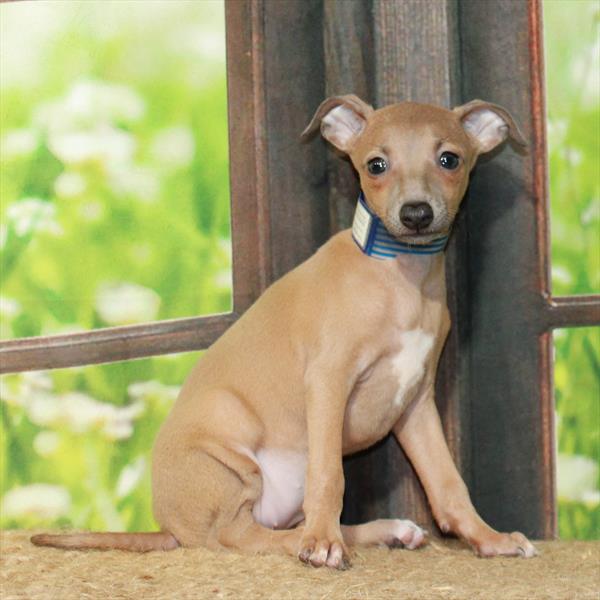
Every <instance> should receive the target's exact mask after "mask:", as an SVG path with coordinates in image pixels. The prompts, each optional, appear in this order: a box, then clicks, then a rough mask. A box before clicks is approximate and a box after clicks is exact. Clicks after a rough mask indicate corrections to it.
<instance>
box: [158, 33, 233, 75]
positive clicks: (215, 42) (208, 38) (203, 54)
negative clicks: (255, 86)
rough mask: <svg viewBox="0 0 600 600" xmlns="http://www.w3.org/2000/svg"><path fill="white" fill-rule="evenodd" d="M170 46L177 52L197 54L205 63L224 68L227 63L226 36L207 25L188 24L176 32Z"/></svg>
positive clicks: (187, 54)
mask: <svg viewBox="0 0 600 600" xmlns="http://www.w3.org/2000/svg"><path fill="white" fill-rule="evenodd" d="M169 46H171V48H172V49H173V50H175V51H176V52H180V53H182V54H185V55H186V56H189V55H190V54H195V55H196V56H198V58H200V59H202V60H203V63H204V64H205V65H206V66H208V65H211V66H213V68H219V67H221V68H222V65H223V64H224V63H225V36H224V35H223V34H222V33H219V32H218V31H210V30H208V29H207V28H206V27H202V26H200V27H199V26H197V25H187V26H185V27H182V28H181V29H180V30H178V31H176V32H174V34H173V35H172V37H171V39H170V40H169Z"/></svg>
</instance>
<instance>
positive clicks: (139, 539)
mask: <svg viewBox="0 0 600 600" xmlns="http://www.w3.org/2000/svg"><path fill="white" fill-rule="evenodd" d="M31 542H32V543H33V544H34V545H36V546H52V547H53V548H64V549H66V550H85V549H95V550H129V551H130V552H150V551H151V550H175V548H178V547H179V542H178V541H177V540H176V539H175V538H174V537H173V536H172V535H171V534H170V533H168V532H166V531H157V532H154V533H66V534H45V533H42V534H38V535H34V536H32V537H31Z"/></svg>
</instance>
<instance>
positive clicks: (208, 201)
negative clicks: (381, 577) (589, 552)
mask: <svg viewBox="0 0 600 600" xmlns="http://www.w3.org/2000/svg"><path fill="white" fill-rule="evenodd" d="M49 11H52V12H51V13H50V12H49ZM544 11H545V12H544V15H545V20H546V55H547V63H548V69H547V85H548V117H549V147H550V174H551V186H550V187H551V196H552V252H553V264H554V268H553V285H554V293H555V294H557V295H558V294H560V295H565V294H578V293H589V292H598V291H599V289H600V280H599V278H600V248H599V244H598V233H599V222H600V200H599V198H600V193H599V190H598V181H599V176H598V165H597V162H596V159H597V155H598V123H599V119H600V114H599V104H598V97H597V93H596V95H595V96H594V93H595V92H594V73H593V71H594V69H595V68H596V69H597V62H598V59H597V54H598V45H597V44H598V42H597V39H598V38H597V35H598V10H597V3H595V2H594V1H592V0H590V1H578V2H572V1H570V0H565V1H563V0H550V1H546V2H545V4H544ZM0 16H1V17H2V22H1V31H0V33H1V34H2V35H1V36H0V37H1V38H2V40H3V41H2V42H0V43H2V44H3V46H2V48H1V50H2V51H1V52H0V61H1V62H0V91H1V94H2V102H1V105H0V144H1V147H0V150H1V152H0V167H1V169H2V173H1V174H2V176H1V180H0V199H1V201H2V206H1V208H0V218H1V223H2V226H1V227H2V228H1V229H0V247H1V249H2V254H1V259H0V267H1V269H2V272H1V275H2V288H1V292H0V329H1V333H2V337H3V338H7V337H9V338H10V337H15V338H17V337H24V336H32V335H42V334H53V333H59V332H64V331H71V330H79V329H89V328H95V327H105V326H107V325H114V324H127V323H134V322H143V321H146V320H149V319H151V320H153V319H168V318H176V317H183V316H192V315H199V314H209V313H214V312H224V311H227V310H229V308H230V305H231V257H230V242H229V238H230V231H229V188H228V163H227V115H226V82H225V70H224V45H223V41H224V35H223V31H224V22H223V7H222V2H220V1H215V2H208V1H205V2H153V3H151V4H147V3H139V2H119V3H115V2H112V3H104V2H99V1H96V0H87V1H72V2H68V3H54V5H53V6H52V7H50V8H48V6H46V7H43V6H41V5H38V6H35V5H34V6H31V5H30V3H27V4H22V5H20V4H13V5H8V6H7V5H4V6H2V7H1V8H0ZM149 40H151V43H149ZM594 44H596V45H594ZM8 48H10V50H7V49H8ZM594 61H596V62H594ZM61 111H62V112H61ZM73 133H75V134H83V136H80V137H79V138H77V137H75V138H73V137H69V135H70V134H73ZM73 148H75V151H74V150H73ZM182 148H183V149H186V148H187V150H186V151H185V152H183V154H182V151H181V150H182ZM73 154H77V155H78V156H81V155H83V156H87V158H86V159H85V160H81V159H77V158H73ZM15 207H16V208H15ZM107 289H108V292H107V294H108V295H105V292H106V290H107ZM107 304H108V305H109V306H108V307H107ZM131 307H133V308H131ZM555 339H556V373H555V379H556V391H557V411H558V428H557V429H558V442H559V443H558V446H559V453H560V454H559V461H558V462H559V474H558V478H559V498H560V510H559V520H560V532H561V536H563V537H579V538H590V537H600V532H599V529H598V527H599V518H598V494H599V492H598V489H599V488H600V481H599V480H598V477H599V475H598V466H597V465H598V460H599V452H600V419H599V402H598V400H599V394H600V389H599V386H600V383H599V382H600V368H599V340H598V329H595V330H592V329H588V330H585V329H583V330H572V331H560V332H557V334H556V336H555ZM197 357H198V353H191V354H186V355H180V356H162V357H155V358H152V359H146V360H139V361H130V362H126V363H116V364H109V365H101V366H90V367H84V368H75V369H65V370H59V371H52V372H49V373H46V374H23V375H8V376H4V377H3V378H2V379H1V380H0V386H1V387H0V392H1V395H2V402H0V409H1V421H0V426H1V430H0V434H1V437H0V461H1V462H0V478H1V490H0V494H1V495H2V496H3V505H2V506H3V509H2V511H1V513H0V525H1V526H2V527H40V526H44V527H52V526H62V525H65V526H70V527H71V526H74V527H82V528H90V529H112V530H149V529H152V528H154V527H155V524H154V521H153V518H152V514H151V506H150V475H149V464H150V449H151V444H152V441H153V439H154V437H155V434H156V431H157V429H158V427H159V425H160V423H161V422H162V420H163V419H164V417H165V416H166V414H167V412H168V410H169V407H170V405H171V403H172V401H173V398H174V396H175V395H176V392H177V388H178V386H180V385H181V383H182V381H183V379H184V378H185V376H186V374H187V373H188V372H189V370H190V368H191V366H192V364H193V363H194V362H195V361H196V360H197ZM74 394H75V395H74ZM77 394H79V395H77ZM38 483H43V484H48V485H50V486H53V487H50V488H42V489H40V488H35V487H34V488H32V487H30V486H31V485H32V484H38Z"/></svg>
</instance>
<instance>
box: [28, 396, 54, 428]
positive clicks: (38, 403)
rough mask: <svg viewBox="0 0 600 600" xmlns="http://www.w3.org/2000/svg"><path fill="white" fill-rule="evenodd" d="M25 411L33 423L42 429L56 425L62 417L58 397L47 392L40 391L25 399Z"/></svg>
mask: <svg viewBox="0 0 600 600" xmlns="http://www.w3.org/2000/svg"><path fill="white" fill-rule="evenodd" d="M24 406H25V410H26V411H27V416H28V417H29V420H30V421H31V422H32V423H35V424H36V425H39V426H40V427H47V426H49V425H54V424H56V423H57V422H58V421H59V420H60V417H61V410H60V406H59V403H58V401H57V397H56V396H54V395H53V394H51V393H48V392H45V391H39V392H37V393H35V394H32V395H31V396H30V397H29V398H28V399H27V398H26V399H25V403H24Z"/></svg>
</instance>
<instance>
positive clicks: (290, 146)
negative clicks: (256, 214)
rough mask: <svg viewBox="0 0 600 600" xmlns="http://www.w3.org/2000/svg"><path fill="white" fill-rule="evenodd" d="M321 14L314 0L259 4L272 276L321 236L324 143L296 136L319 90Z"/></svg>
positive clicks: (325, 214) (324, 230) (325, 215)
mask: <svg viewBox="0 0 600 600" xmlns="http://www.w3.org/2000/svg"><path fill="white" fill-rule="evenodd" d="M322 22H323V6H322V2H321V0H286V1H285V2H279V1H275V0H270V1H268V2H266V3H265V5H264V35H265V38H264V86H265V94H266V120H265V123H264V128H265V136H266V165H267V166H266V168H267V185H268V190H267V193H268V197H269V213H270V232H269V235H270V244H271V277H272V279H278V278H279V277H281V276H282V275H284V274H285V273H287V272H288V271H289V270H290V269H292V268H293V267H295V266H296V265H298V264H299V263H301V262H302V261H304V260H305V259H307V258H308V257H309V256H311V255H312V254H313V253H314V251H315V250H316V249H317V248H318V247H319V246H320V245H321V244H323V243H324V242H325V241H326V240H327V238H328V236H329V209H328V205H327V160H326V155H325V148H324V146H323V145H318V144H302V143H301V142H300V134H301V132H302V131H303V130H304V128H305V127H306V125H307V124H308V122H309V120H310V119H311V117H312V114H313V112H314V111H315V109H316V107H317V106H318V105H319V103H320V102H321V100H322V99H323V96H324V94H325V80H324V77H325V74H324V70H323V28H322Z"/></svg>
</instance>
